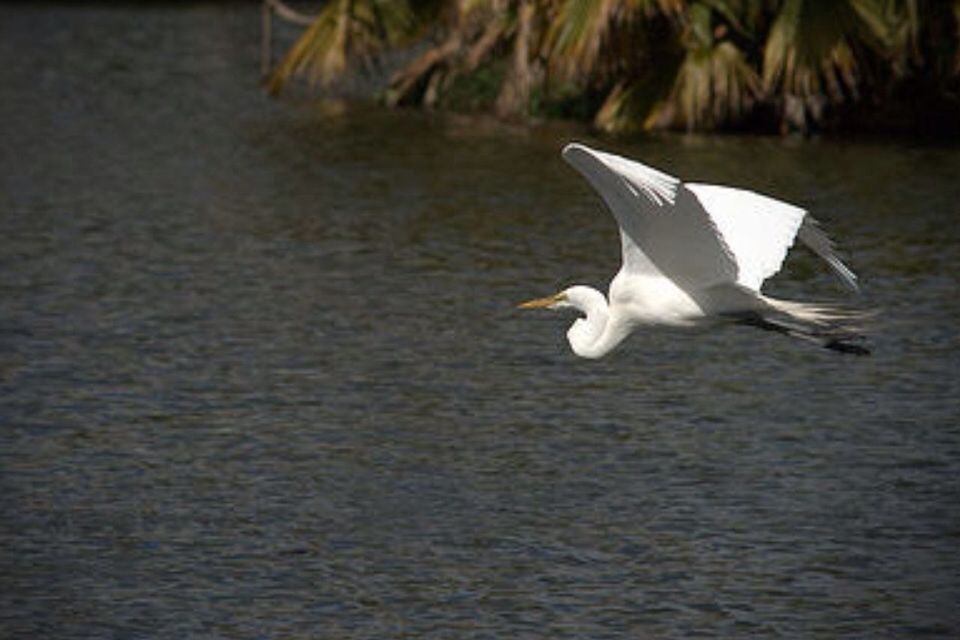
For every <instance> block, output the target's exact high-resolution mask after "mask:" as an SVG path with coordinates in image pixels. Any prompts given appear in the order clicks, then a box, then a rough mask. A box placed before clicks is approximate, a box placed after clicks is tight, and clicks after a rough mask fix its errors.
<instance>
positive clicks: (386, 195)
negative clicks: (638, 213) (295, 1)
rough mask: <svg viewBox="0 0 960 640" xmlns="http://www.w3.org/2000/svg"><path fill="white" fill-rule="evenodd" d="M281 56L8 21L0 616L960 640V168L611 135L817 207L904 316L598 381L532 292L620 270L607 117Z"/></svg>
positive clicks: (3, 84)
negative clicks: (835, 335) (483, 102)
mask: <svg viewBox="0 0 960 640" xmlns="http://www.w3.org/2000/svg"><path fill="white" fill-rule="evenodd" d="M257 47H258V9H257V6H256V5H255V4H251V5H249V6H247V5H239V6H234V5H230V4H227V5H201V6H193V5H189V4H172V5H148V6H147V7H145V8H143V7H135V6H133V5H131V6H121V7H117V8H107V7H97V6H88V7H84V8H69V7H59V8H57V7H46V6H44V5H39V6H38V5H29V4H25V3H24V4H16V5H5V6H2V7H0V53H2V60H3V61H4V63H3V64H2V65H0V88H2V89H0V90H2V92H3V99H2V100H0V126H2V130H3V144H2V145H0V291H2V295H0V422H2V426H0V446H2V448H0V508H2V519H0V580H2V592H0V593H2V595H0V617H2V620H0V636H2V637H4V638H188V637H222V638H297V637H302V638H308V637H309V638H401V637H402V638H591V639H593V638H621V637H629V638H688V637H698V636H699V637H718V638H730V637H769V638H780V637H782V638H847V637H855V638H904V637H960V609H958V605H960V501H958V498H960V487H958V484H960V404H958V402H960V401H958V398H960V358H958V354H960V349H958V339H957V329H958V321H960V296H958V274H960V228H958V221H960V204H958V203H960V179H958V177H960V151H958V150H957V149H955V148H949V147H945V146H942V145H941V146H937V145H932V146H931V145H920V144H911V143H908V142H903V141H901V142H895V143H880V142H867V143H852V142H837V141H832V142H831V141H816V140H814V141H806V142H803V141H794V142H791V141H781V140H775V139H764V138H693V139H691V138H683V137H665V138H654V139H648V140H640V141H635V142H632V143H617V144H613V143H602V144H605V145H606V146H613V148H615V149H616V150H619V151H621V152H625V153H628V154H630V155H632V156H635V157H638V158H643V159H645V160H646V161H648V162H650V163H651V164H654V165H656V166H659V167H662V168H664V169H666V170H668V171H671V172H674V173H676V174H678V175H680V176H684V177H688V178H695V179H698V180H704V181H715V182H726V183H732V184H738V185H744V186H749V187H753V188H756V189H759V190H762V191H766V192H769V193H772V194H774V195H778V196H781V197H784V198H787V199H790V200H794V201H797V202H799V203H803V204H804V205H806V206H809V207H810V208H812V209H813V210H814V211H815V212H816V213H817V214H818V215H819V217H820V218H822V219H823V221H824V222H825V223H826V225H827V226H828V228H829V230H830V231H831V232H832V233H833V235H834V236H835V237H837V238H838V239H840V240H841V243H842V246H843V247H844V249H845V251H846V253H847V255H848V257H849V259H850V260H849V261H850V263H851V265H852V266H853V267H854V269H856V270H858V271H859V272H860V273H861V274H862V278H863V284H864V290H865V298H866V300H867V301H868V302H869V303H870V304H872V305H875V306H878V307H880V308H882V309H883V314H882V316H881V319H880V321H879V323H878V326H877V329H876V336H875V347H876V350H877V351H876V354H875V355H874V356H873V357H871V358H856V357H844V356H838V355H837V354H833V353H830V352H826V351H822V350H818V349H815V348H813V347H812V346H810V345H807V344H805V343H799V342H791V341H789V340H787V339H785V338H781V337H778V336H771V335H766V334H762V333H760V332H751V331H749V330H746V329H743V330H736V329H731V330H728V331H720V332H716V333H703V334H677V333H670V332H647V333H643V334H639V335H636V336H633V337H632V338H631V339H630V340H629V341H628V342H627V344H626V345H624V347H623V348H622V349H621V350H619V351H618V352H616V353H615V354H614V355H613V356H612V357H610V358H607V359H605V360H602V361H599V362H587V361H581V360H577V359H576V358H575V357H574V356H572V355H571V354H570V353H569V350H568V348H567V347H566V344H565V342H564V338H563V333H564V331H565V329H566V326H567V324H568V322H569V319H564V318H560V317H556V316H552V315H549V314H542V315H538V314H532V313H530V314H522V313H520V312H517V311H515V310H514V309H513V304H514V303H516V302H518V301H520V300H523V299H525V298H529V297H533V296H537V295H545V294H548V293H551V292H553V291H554V290H555V289H556V288H558V287H560V286H563V285H566V284H570V283H571V282H575V281H578V282H585V283H592V284H595V285H603V284H604V283H605V282H606V280H607V279H608V278H609V277H610V276H611V275H612V274H613V272H614V270H615V269H616V267H617V265H618V260H619V256H618V244H617V239H616V235H615V229H614V227H613V223H612V219H611V218H609V217H608V216H607V215H606V214H605V213H604V212H603V211H602V209H601V205H600V203H599V201H598V200H597V199H596V197H595V196H594V195H593V194H592V193H591V192H590V190H589V188H588V187H587V186H586V184H585V183H584V182H583V181H582V180H580V179H579V178H578V177H577V176H576V175H575V174H574V173H573V172H572V171H571V170H570V169H569V168H567V167H566V166H565V165H564V164H563V163H562V162H561V161H560V159H559V156H558V151H559V149H560V147H561V146H562V144H563V143H564V142H565V141H567V140H568V139H570V138H571V137H579V138H581V139H583V138H584V136H583V135H582V134H578V133H577V132H575V131H573V132H572V131H571V130H569V129H566V128H564V127H561V126H553V125H551V126H543V127H539V128H534V129H533V130H523V129H513V128H509V127H504V126H500V125H493V124H490V123H488V122H485V121H482V120H470V119H465V118H457V117H442V116H431V115H424V114H417V113H402V112H398V113H393V112H385V111H381V110H378V109H375V108H359V109H354V110H344V109H342V108H341V107H339V106H337V105H336V104H326V105H315V104H314V105H309V104H304V103H297V102H296V101H292V102H291V101H288V102H280V103H278V102H272V101H270V100H269V99H267V98H265V97H263V96H262V95H261V94H260V93H258V91H257V89H256V81H257V77H256V74H257V69H258V60H257V51H258V49H257ZM796 253H797V255H795V256H793V257H792V258H791V260H790V262H789V264H788V267H787V269H786V270H785V273H784V274H783V275H782V276H781V277H780V278H779V279H778V281H776V282H774V283H773V289H774V290H775V291H778V292H779V293H781V294H784V295H798V296H806V297H818V296H819V297H824V296H834V295H842V291H840V290H839V289H837V288H836V287H835V286H834V284H833V283H832V282H831V280H830V276H829V274H828V273H827V272H826V270H825V269H824V268H821V266H820V265H819V264H818V263H817V262H816V261H814V260H813V259H812V258H810V257H809V255H807V254H804V253H803V252H801V251H798V252H796Z"/></svg>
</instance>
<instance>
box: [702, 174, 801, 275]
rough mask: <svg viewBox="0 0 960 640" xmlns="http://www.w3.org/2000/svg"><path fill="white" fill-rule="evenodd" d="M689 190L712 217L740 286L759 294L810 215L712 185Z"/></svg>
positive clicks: (790, 206) (747, 193)
mask: <svg viewBox="0 0 960 640" xmlns="http://www.w3.org/2000/svg"><path fill="white" fill-rule="evenodd" d="M686 187H687V188H688V189H689V190H690V191H692V192H693V193H694V195H696V196H697V199H698V200H699V201H700V203H701V204H702V205H703V207H704V208H705V209H706V210H707V213H709V214H710V218H711V219H712V220H713V223H714V224H715V225H716V227H717V230H718V231H719V232H720V235H722V236H723V240H724V242H725V243H726V245H727V247H729V248H730V251H731V252H733V255H734V257H735V259H736V261H737V284H739V285H741V286H744V287H747V288H748V289H752V290H753V291H759V290H760V285H761V284H763V281H764V280H766V279H767V278H769V277H770V276H772V275H773V274H775V273H776V272H778V271H780V267H781V266H782V265H783V261H784V259H785V258H786V257H787V251H789V250H790V247H791V246H792V245H793V239H794V238H795V237H796V235H797V230H798V229H799V228H800V225H801V223H802V222H803V218H804V216H806V215H807V212H806V211H804V210H803V209H801V208H800V207H795V206H793V205H792V204H787V203H786V202H780V201H779V200H774V199H773V198H768V197H767V196H762V195H760V194H759V193H754V192H752V191H745V190H743V189H733V188H730V187H720V186H717V185H712V184H689V183H688V184H687V185H686Z"/></svg>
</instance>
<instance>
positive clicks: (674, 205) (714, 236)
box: [563, 143, 738, 291]
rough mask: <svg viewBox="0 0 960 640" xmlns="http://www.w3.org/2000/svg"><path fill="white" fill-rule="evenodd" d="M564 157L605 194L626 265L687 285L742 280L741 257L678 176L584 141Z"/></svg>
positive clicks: (687, 287) (566, 150)
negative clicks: (740, 272) (617, 226)
mask: <svg viewBox="0 0 960 640" xmlns="http://www.w3.org/2000/svg"><path fill="white" fill-rule="evenodd" d="M563 159H564V160H566V161H567V162H568V163H569V164H570V165H571V166H573V167H574V168H575V169H576V170H577V171H579V172H580V173H581V174H583V176H584V177H585V178H586V179H587V181H589V182H590V184H591V185H592V186H593V188H594V189H596V191H597V192H598V193H599V194H600V196H601V197H602V198H603V200H604V202H605V203H606V204H607V207H608V208H609V209H610V212H611V213H613V216H614V217H615V218H616V220H617V224H618V225H619V226H620V237H621V241H622V245H623V268H624V269H625V270H626V271H628V272H630V273H632V274H636V275H644V276H654V277H667V278H669V279H670V280H672V281H673V282H674V283H676V284H677V285H678V286H679V287H681V288H682V289H684V290H686V291H696V290H698V289H704V288H707V287H710V286H713V285H718V284H723V283H731V282H736V280H737V271H738V270H737V263H736V259H735V257H734V254H733V253H732V252H731V251H730V249H729V248H728V247H727V246H726V245H725V243H724V240H723V238H722V237H721V236H720V234H719V232H718V230H717V228H716V226H715V225H714V223H713V221H712V220H711V217H710V215H709V214H708V213H707V211H706V210H705V209H704V208H703V206H702V205H701V204H700V202H699V200H697V197H696V196H695V195H694V194H693V192H691V191H690V190H689V189H687V188H686V187H685V186H684V185H683V184H682V183H681V182H680V180H678V179H677V178H674V177H673V176H670V175H667V174H665V173H662V172H660V171H657V170H656V169H652V168H650V167H647V166H645V165H642V164H640V163H639V162H633V161H632V160H627V159H626V158H621V157H620V156H616V155H613V154H610V153H603V152H601V151H594V150H593V149H590V148H589V147H586V146H584V145H582V144H576V143H574V144H568V145H567V146H566V147H565V148H564V150H563Z"/></svg>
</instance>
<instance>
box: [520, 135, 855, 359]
mask: <svg viewBox="0 0 960 640" xmlns="http://www.w3.org/2000/svg"><path fill="white" fill-rule="evenodd" d="M563 159H564V160H566V161H567V162H568V163H569V164H570V165H571V166H573V168H574V169H576V170H577V171H579V172H580V173H581V174H583V176H584V177H585V178H586V179H587V181H588V182H589V183H590V185H591V186H592V187H593V188H594V189H595V190H596V191H597V192H598V193H599V194H600V196H601V197H602V198H603V200H604V202H605V203H606V205H607V207H608V208H609V209H610V211H611V213H613V216H614V218H616V221H617V224H618V226H619V227H620V241H621V248H622V252H623V266H622V267H621V268H620V271H619V272H618V273H617V274H616V275H615V276H614V278H613V280H612V281H611V283H610V288H609V292H608V296H604V295H603V293H601V292H600V291H598V290H596V289H594V288H592V287H588V286H584V285H576V286H572V287H569V288H567V289H564V290H563V291H561V292H559V293H557V294H554V295H552V296H548V297H545V298H537V299H536V300H530V301H528V302H524V303H523V304H521V305H519V306H520V307H521V308H524V309H535V308H547V309H573V310H576V311H578V312H579V314H580V317H578V319H577V320H575V321H574V323H573V325H572V326H571V327H570V329H569V331H567V339H568V341H569V342H570V347H571V348H572V349H573V352H574V353H575V354H576V355H578V356H581V357H583V358H601V357H603V356H604V355H606V354H608V353H610V352H611V351H612V350H613V349H615V348H616V347H617V345H619V344H620V343H621V342H622V341H623V340H624V339H625V338H626V337H627V336H628V335H630V333H631V332H633V331H634V330H635V329H637V328H638V327H645V326H670V327H701V326H714V325H722V324H741V325H749V326H753V327H757V328H759V329H765V330H768V331H774V332H778V333H782V334H785V335H789V336H794V337H797V338H803V339H806V340H810V341H813V342H815V343H817V344H819V345H821V346H823V347H826V348H828V349H832V350H835V351H840V352H847V353H856V354H867V353H869V350H868V349H867V348H866V347H865V346H864V345H863V344H862V336H861V335H860V324H861V322H862V320H863V319H864V317H865V315H866V314H865V313H863V312H861V311H858V310H855V309H852V308H848V307H844V306H841V305H837V304H831V303H810V302H795V301H788V300H779V299H776V298H771V297H769V296H766V295H763V294H762V293H761V292H760V289H761V286H762V285H763V282H764V280H766V279H767V278H769V277H770V276H772V275H774V274H775V273H777V272H778V271H779V270H780V267H781V265H782V264H783V261H784V258H785V257H786V255H787V251H788V250H789V249H790V247H791V246H792V245H793V243H794V239H795V238H799V239H800V241H801V242H802V243H803V244H805V245H806V246H807V247H809V248H810V249H811V250H812V251H813V252H814V253H815V254H817V255H818V256H820V257H821V258H823V260H825V261H826V263H827V264H828V265H829V266H830V268H831V269H832V270H833V272H834V273H835V274H836V276H837V277H838V278H839V279H840V281H841V282H842V283H843V284H844V285H846V286H847V288H849V289H850V290H852V291H853V292H857V291H858V286H857V276H856V275H855V274H854V273H853V271H851V270H850V269H849V268H848V267H847V266H846V265H845V264H843V262H841V261H840V258H839V257H838V256H837V254H836V252H835V251H834V247H833V243H832V242H831V241H830V239H829V238H828V237H827V236H826V235H825V234H824V232H823V231H822V230H821V229H820V226H819V225H818V224H817V222H816V220H814V218H813V217H812V216H811V215H810V214H809V213H807V212H806V211H805V210H804V209H801V208H800V207H796V206H794V205H791V204H787V203H785V202H781V201H779V200H775V199H773V198H770V197H767V196H764V195H760V194H758V193H754V192H752V191H746V190H744V189H735V188H731V187H724V186H718V185H711V184H697V183H685V182H681V181H680V180H679V179H677V178H675V177H673V176H670V175H667V174H666V173H663V172H661V171H658V170H656V169H653V168H651V167H648V166H646V165H643V164H641V163H639V162H635V161H633V160H628V159H627V158H623V157H620V156H617V155H614V154H612V153H605V152H602V151H597V150H595V149H591V148H589V147H587V146H585V145H582V144H578V143H572V144H568V145H567V146H566V147H565V148H564V149H563Z"/></svg>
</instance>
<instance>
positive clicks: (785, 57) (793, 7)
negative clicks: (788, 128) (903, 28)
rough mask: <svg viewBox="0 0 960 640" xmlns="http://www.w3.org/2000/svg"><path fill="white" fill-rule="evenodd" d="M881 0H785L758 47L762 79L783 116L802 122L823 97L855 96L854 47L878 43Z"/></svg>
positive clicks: (856, 67)
mask: <svg viewBox="0 0 960 640" xmlns="http://www.w3.org/2000/svg"><path fill="white" fill-rule="evenodd" d="M883 2H885V0H785V1H784V2H783V5H782V7H781V10H780V13H779V14H778V15H777V18H776V20H775V21H774V23H773V26H772V27H771V29H770V33H769V35H768V38H767V42H766V46H765V48H764V52H763V80H764V84H765V87H766V89H767V90H768V91H769V92H770V94H771V95H779V96H780V97H781V98H782V99H783V102H784V109H785V117H786V118H787V119H788V120H790V121H791V124H793V125H794V126H799V127H801V128H803V127H804V126H805V119H806V117H807V115H811V116H813V118H814V120H816V119H818V118H819V111H820V109H821V108H822V106H823V105H824V104H826V103H830V102H832V103H837V102H842V101H844V100H845V99H847V98H853V99H856V98H857V97H858V95H859V89H860V64H859V63H858V58H857V50H858V49H869V48H878V47H880V46H882V45H881V43H880V40H881V38H882V35H883V31H882V29H881V27H880V26H879V25H880V24H881V22H882V20H881V18H880V13H881V11H882V6H881V5H882V3H883Z"/></svg>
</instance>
